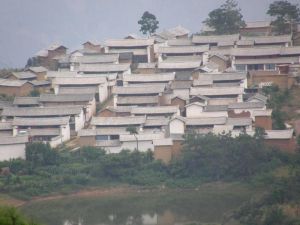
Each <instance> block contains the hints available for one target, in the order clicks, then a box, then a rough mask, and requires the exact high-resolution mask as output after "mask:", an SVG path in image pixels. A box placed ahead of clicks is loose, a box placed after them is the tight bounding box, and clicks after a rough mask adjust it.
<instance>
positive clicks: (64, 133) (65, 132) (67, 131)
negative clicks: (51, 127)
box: [60, 124, 71, 141]
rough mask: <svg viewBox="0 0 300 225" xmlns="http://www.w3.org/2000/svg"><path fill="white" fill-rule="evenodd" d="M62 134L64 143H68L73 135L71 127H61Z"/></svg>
mask: <svg viewBox="0 0 300 225" xmlns="http://www.w3.org/2000/svg"><path fill="white" fill-rule="evenodd" d="M60 132H61V135H62V140H63V141H68V140H70V138H71V134H70V125H69V124H67V125H64V126H61V127H60Z"/></svg>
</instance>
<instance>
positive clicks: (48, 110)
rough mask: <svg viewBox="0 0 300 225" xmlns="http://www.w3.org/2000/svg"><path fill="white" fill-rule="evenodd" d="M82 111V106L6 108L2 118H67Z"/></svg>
mask: <svg viewBox="0 0 300 225" xmlns="http://www.w3.org/2000/svg"><path fill="white" fill-rule="evenodd" d="M81 111H82V107H80V106H64V107H41V108H38V107H25V108H16V107H9V108H4V109H3V111H2V116H8V117H14V116H18V117H42V116H67V115H78V114H80V113H81Z"/></svg>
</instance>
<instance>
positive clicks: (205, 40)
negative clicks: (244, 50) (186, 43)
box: [192, 34, 240, 47]
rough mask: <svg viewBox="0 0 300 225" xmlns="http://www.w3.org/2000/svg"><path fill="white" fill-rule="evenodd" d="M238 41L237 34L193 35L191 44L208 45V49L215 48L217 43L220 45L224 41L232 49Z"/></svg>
mask: <svg viewBox="0 0 300 225" xmlns="http://www.w3.org/2000/svg"><path fill="white" fill-rule="evenodd" d="M239 39H240V36H239V34H230V35H208V36H206V35H193V38H192V42H193V44H195V45H207V44H208V45H209V46H210V47H217V46H219V43H220V44H221V45H222V43H223V42H224V41H226V42H227V43H230V46H231V47H233V46H234V45H235V43H236V42H237V41H238V40H239Z"/></svg>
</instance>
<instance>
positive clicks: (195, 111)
mask: <svg viewBox="0 0 300 225" xmlns="http://www.w3.org/2000/svg"><path fill="white" fill-rule="evenodd" d="M202 112H203V106H200V105H195V104H193V105H189V106H187V107H186V117H199V116H200V114H201V113H202Z"/></svg>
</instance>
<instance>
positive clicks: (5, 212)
mask: <svg viewBox="0 0 300 225" xmlns="http://www.w3.org/2000/svg"><path fill="white" fill-rule="evenodd" d="M0 224H1V225H38V224H37V223H35V222H32V221H29V220H28V219H26V218H25V217H24V216H23V215H21V213H20V212H19V211H17V210H16V209H15V208H13V207H0Z"/></svg>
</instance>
